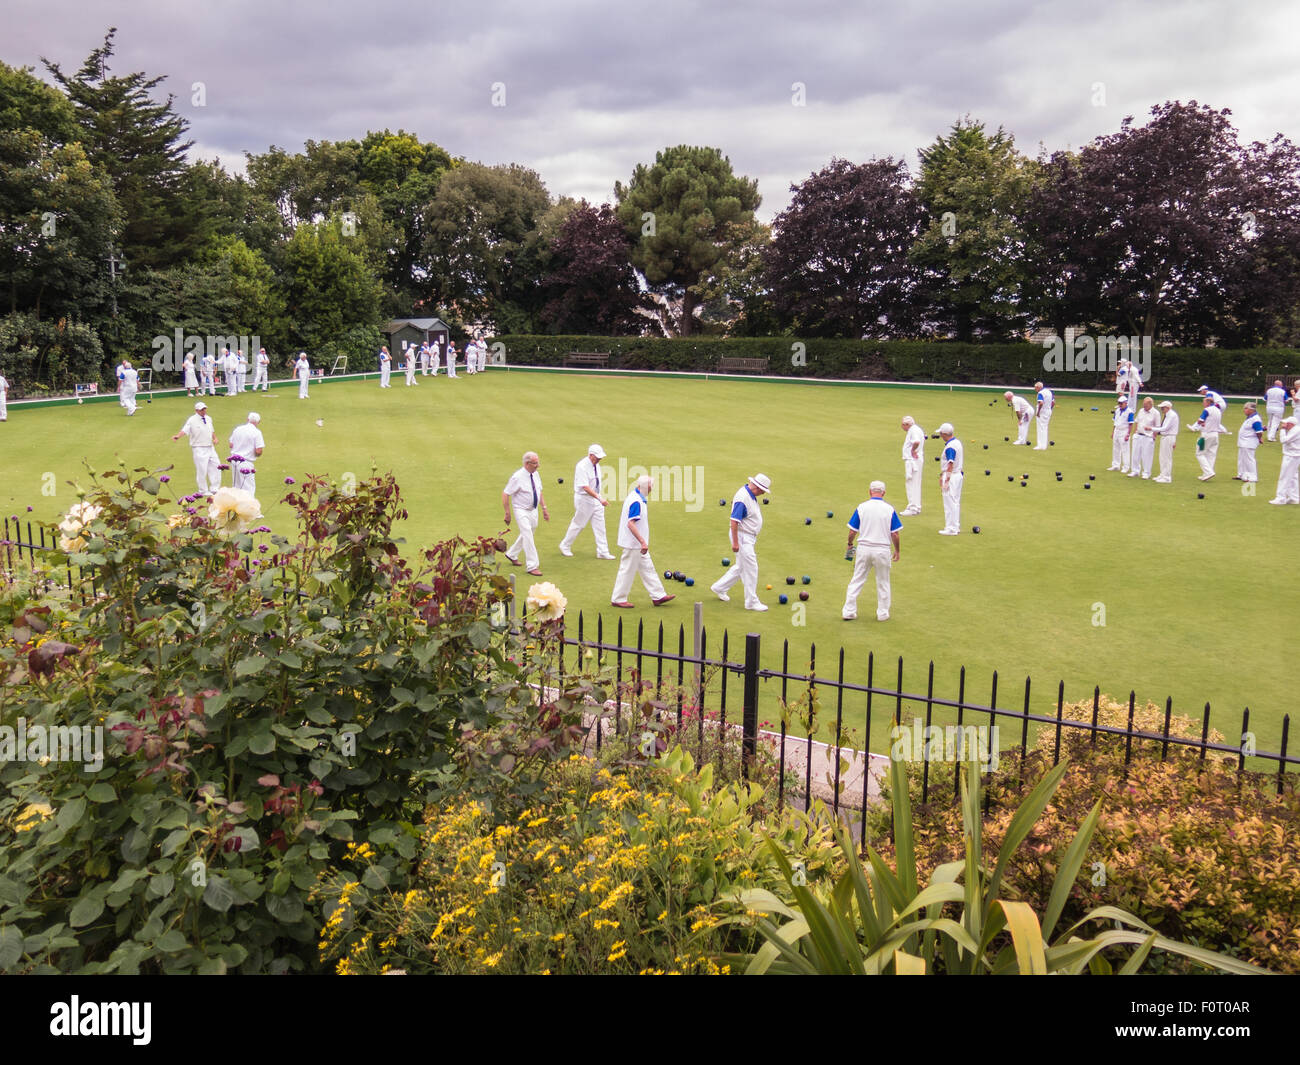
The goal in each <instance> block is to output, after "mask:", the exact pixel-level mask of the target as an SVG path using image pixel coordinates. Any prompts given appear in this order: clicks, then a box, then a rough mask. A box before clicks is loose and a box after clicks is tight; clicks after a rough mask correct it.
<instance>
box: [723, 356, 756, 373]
mask: <svg viewBox="0 0 1300 1065" xmlns="http://www.w3.org/2000/svg"><path fill="white" fill-rule="evenodd" d="M767 370H768V358H767V356H763V358H761V359H747V358H741V357H739V356H736V355H727V356H725V357H724V358H721V359H719V360H718V373H767Z"/></svg>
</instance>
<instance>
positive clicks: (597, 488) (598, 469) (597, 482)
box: [596, 465, 600, 494]
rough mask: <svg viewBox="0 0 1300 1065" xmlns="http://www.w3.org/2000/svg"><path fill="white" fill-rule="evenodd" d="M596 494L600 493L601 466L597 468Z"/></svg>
mask: <svg viewBox="0 0 1300 1065" xmlns="http://www.w3.org/2000/svg"><path fill="white" fill-rule="evenodd" d="M596 492H597V493H598V494H599V492H600V466H599V465H597V466H596Z"/></svg>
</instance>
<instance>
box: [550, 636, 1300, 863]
mask: <svg viewBox="0 0 1300 1065" xmlns="http://www.w3.org/2000/svg"><path fill="white" fill-rule="evenodd" d="M699 616H700V615H699V613H698V611H697V615H696V618H697V626H696V627H695V629H694V630H693V632H692V634H691V638H690V647H689V649H688V635H687V628H686V626H685V625H680V626H678V629H677V632H676V634H675V635H674V634H672V633H671V632H668V633H666V632H665V628H664V626H663V625H662V624H659V625H658V626H657V627H656V628H654V629H653V630H652V631H651V632H650V633H649V634H647V631H646V624H645V622H644V621H638V622H637V624H636V631H635V634H633V633H631V632H629V631H627V630H626V628H625V626H624V619H623V618H622V617H621V616H620V617H619V618H618V619H617V621H616V624H615V626H614V627H613V631H612V632H607V626H606V624H605V620H604V618H603V617H602V616H601V615H599V614H598V615H597V616H596V618H595V625H594V632H593V631H592V626H591V624H590V622H589V621H588V619H586V618H585V617H584V616H583V614H581V613H579V615H578V619H577V626H576V634H574V633H573V631H572V627H571V626H570V627H566V630H565V634H564V636H563V638H562V641H561V644H562V649H561V671H562V672H563V670H564V668H565V667H564V653H563V647H572V648H575V649H577V651H578V654H579V656H580V660H581V656H583V655H584V654H585V653H586V652H588V651H590V652H594V654H595V660H596V663H597V665H599V666H605V665H610V666H612V668H613V671H614V679H615V685H616V691H617V692H619V693H620V694H619V695H618V696H617V697H616V698H615V700H614V706H613V714H614V723H613V724H614V729H615V730H616V731H619V732H621V731H624V721H623V720H622V719H623V717H624V715H632V714H635V713H636V712H637V711H636V705H637V702H638V700H640V699H642V698H645V697H646V696H647V695H650V694H653V696H654V697H655V702H656V705H657V706H659V707H660V708H661V711H660V712H661V713H664V714H666V715H667V716H668V718H669V719H670V723H672V724H673V725H675V728H676V732H677V735H678V737H679V738H680V739H681V740H682V741H683V742H686V741H688V740H690V739H693V740H694V744H695V746H696V749H697V750H698V751H703V750H704V747H705V721H706V717H707V718H711V722H712V727H713V728H716V729H719V730H721V732H722V733H723V734H724V735H726V734H729V733H730V734H733V735H734V737H735V740H734V742H733V743H732V744H730V745H729V744H727V743H720V744H718V745H717V752H716V757H717V759H718V765H719V768H720V769H721V770H723V771H726V770H727V769H728V768H729V767H728V765H727V759H728V753H727V752H728V750H729V749H732V750H733V751H734V753H733V754H732V755H731V756H730V757H731V759H732V762H733V764H734V765H735V768H736V769H737V770H738V772H739V775H740V776H742V777H749V776H750V775H751V773H752V772H753V767H754V765H755V758H756V754H757V752H758V747H759V744H760V743H762V742H764V741H766V742H768V743H770V745H771V749H772V751H773V753H774V754H775V755H776V763H777V767H776V776H777V796H778V798H777V802H778V805H779V806H783V805H784V804H785V803H786V801H787V791H792V790H793V787H797V786H798V784H800V783H801V784H802V795H801V798H802V799H803V800H805V801H807V800H808V799H809V798H810V797H811V796H812V795H813V794H814V787H813V783H814V779H813V764H814V757H813V749H814V744H815V743H817V742H818V741H817V740H816V736H817V734H818V733H821V734H823V735H828V736H829V739H828V740H827V742H826V745H825V746H826V748H827V755H826V757H825V758H824V762H825V764H826V768H827V776H828V778H829V779H828V780H827V788H826V798H827V801H828V804H829V805H830V806H831V808H832V809H833V810H834V811H835V813H836V815H837V816H838V815H839V814H840V813H841V811H842V810H847V809H852V810H857V811H865V809H866V808H867V805H868V803H869V800H870V790H871V782H872V772H871V765H870V759H871V757H877V756H870V755H866V754H865V752H859V751H856V750H853V749H851V748H849V747H846V746H845V745H844V742H843V741H844V736H845V730H846V727H845V718H846V714H848V715H850V716H852V717H853V718H854V719H855V720H856V719H857V718H858V714H859V712H861V713H862V714H863V715H864V716H865V735H866V736H867V737H870V736H871V734H872V733H871V729H872V723H873V720H874V721H876V722H879V720H880V715H882V714H885V715H888V717H887V720H888V721H890V722H891V723H893V724H895V725H897V724H899V723H900V722H901V721H902V718H903V707H904V704H907V705H909V706H911V707H915V708H917V710H918V711H920V710H923V714H924V718H923V721H924V723H923V726H922V727H923V728H924V729H925V736H926V737H927V741H926V742H925V743H923V744H921V745H920V753H921V757H920V758H918V759H916V760H917V761H920V762H921V763H922V768H921V785H920V786H921V801H922V802H926V801H929V799H930V795H931V791H932V788H933V783H934V782H932V780H931V775H932V773H931V770H932V766H933V767H934V769H933V772H934V774H935V775H936V776H937V774H938V773H940V772H942V771H944V770H947V771H950V772H951V774H952V788H953V791H952V794H953V795H954V796H955V795H956V794H957V793H958V785H957V779H958V775H959V773H960V755H959V757H958V758H949V757H944V756H942V755H941V759H932V758H931V757H930V756H931V753H932V751H933V748H934V745H933V743H932V742H930V738H931V737H933V735H934V734H933V733H932V731H931V730H932V729H935V728H938V729H940V730H941V731H944V730H947V729H951V728H956V729H957V730H959V734H960V736H961V738H963V739H964V737H965V736H966V735H968V734H967V733H961V732H960V730H963V729H969V728H970V727H971V726H972V725H974V724H975V723H976V722H978V723H979V724H981V725H987V726H989V727H990V728H992V727H993V726H997V725H998V724H999V722H1003V723H1007V724H1010V725H1012V726H1013V732H1015V733H1018V737H1019V742H1018V743H1016V744H1014V745H1013V746H1012V747H1010V748H1009V749H1007V750H1006V752H1005V753H1006V754H1008V755H1009V756H1010V758H1011V760H1012V761H1013V762H1014V763H1015V765H1016V773H1017V786H1018V787H1019V786H1020V785H1023V783H1024V769H1025V761H1026V757H1027V756H1028V755H1029V754H1030V753H1031V751H1033V750H1035V749H1041V747H1038V748H1036V747H1034V746H1031V735H1030V731H1031V727H1032V728H1033V730H1034V731H1035V733H1036V735H1035V737H1034V738H1035V739H1037V734H1040V733H1041V730H1043V729H1051V730H1052V732H1051V736H1052V739H1051V744H1050V756H1051V761H1052V765H1056V764H1057V762H1059V761H1060V758H1061V751H1062V737H1063V736H1068V735H1070V734H1075V735H1079V736H1081V737H1086V738H1087V741H1088V742H1089V743H1090V745H1092V746H1095V745H1096V743H1097V739H1098V737H1113V738H1114V739H1115V741H1116V742H1118V741H1120V740H1122V741H1123V745H1124V765H1125V767H1128V766H1130V765H1131V764H1132V762H1133V758H1134V746H1135V744H1138V745H1142V744H1146V745H1148V746H1149V747H1152V748H1154V747H1155V746H1157V745H1158V747H1159V757H1160V760H1161V761H1164V760H1166V759H1168V758H1169V756H1170V752H1171V751H1179V750H1186V751H1191V752H1195V753H1196V755H1197V757H1198V760H1199V762H1200V763H1202V764H1204V762H1205V761H1206V758H1207V756H1208V755H1210V754H1211V753H1213V754H1216V755H1219V756H1223V758H1224V760H1235V762H1236V771H1237V774H1238V779H1240V778H1241V775H1242V774H1243V773H1244V772H1245V771H1246V763H1247V760H1248V759H1251V760H1252V769H1258V767H1260V766H1263V767H1271V766H1275V767H1276V771H1275V773H1274V771H1273V769H1272V768H1265V769H1263V771H1264V772H1267V773H1268V774H1269V775H1270V776H1275V778H1276V788H1277V792H1278V794H1281V793H1282V790H1283V788H1284V786H1285V785H1286V783H1287V777H1286V774H1287V773H1288V771H1290V770H1293V769H1296V768H1300V756H1297V755H1293V754H1288V753H1287V747H1288V740H1289V735H1290V727H1291V717H1290V715H1289V714H1287V715H1285V716H1284V717H1283V718H1282V734H1281V745H1280V750H1278V751H1277V752H1273V751H1261V750H1256V749H1254V745H1253V739H1252V738H1251V734H1250V708H1249V707H1246V708H1244V709H1243V710H1242V715H1241V733H1242V740H1241V742H1240V743H1237V744H1231V743H1227V742H1215V741H1213V740H1211V739H1210V704H1209V703H1208V702H1207V703H1205V704H1204V708H1203V710H1202V711H1201V714H1200V734H1199V736H1186V735H1179V734H1177V733H1176V732H1174V731H1173V730H1172V728H1171V722H1172V719H1173V714H1174V706H1173V699H1172V698H1167V699H1166V700H1165V704H1164V715H1163V727H1162V728H1161V729H1160V730H1159V731H1147V730H1144V729H1141V728H1137V727H1135V724H1134V721H1135V715H1136V713H1137V710H1138V703H1137V696H1136V693H1135V692H1134V691H1130V692H1129V694H1128V704H1127V719H1126V722H1125V724H1124V726H1123V727H1120V726H1116V725H1110V724H1105V723H1102V722H1101V721H1099V715H1100V712H1101V706H1102V694H1101V688H1100V687H1099V686H1094V687H1093V689H1092V692H1091V701H1092V711H1091V715H1090V719H1089V720H1084V721H1080V720H1075V719H1072V718H1067V717H1066V716H1065V706H1066V698H1065V682H1064V681H1060V682H1059V683H1058V684H1057V685H1056V690H1055V710H1054V712H1052V713H1036V712H1034V711H1033V710H1032V709H1031V706H1032V705H1033V702H1032V700H1033V698H1034V695H1033V691H1034V689H1033V684H1032V681H1031V679H1030V678H1029V677H1026V678H1025V682H1024V692H1023V697H1022V698H1021V697H1019V691H1018V689H1017V696H1018V697H1017V699H1016V701H1017V702H1018V703H1019V708H1018V709H1013V708H1010V707H1006V706H1002V707H1000V706H998V674H997V672H996V671H994V672H993V674H992V679H991V683H990V688H989V698H988V702H987V703H981V702H976V701H973V699H972V698H970V697H968V685H967V673H966V668H965V667H964V666H963V667H962V668H961V671H960V674H959V678H958V683H957V694H956V698H952V699H950V698H944V697H942V696H940V695H937V694H936V693H935V688H934V673H935V669H934V663H933V661H931V662H930V663H929V669H928V679H927V684H926V690H925V691H924V692H909V691H906V690H904V687H903V659H902V657H901V656H900V657H899V658H898V660H897V666H896V673H894V672H893V671H892V670H889V667H888V666H884V664H883V663H882V664H880V665H879V666H878V664H877V662H876V660H875V654H874V652H868V653H867V655H866V658H865V661H860V662H859V663H858V664H857V670H858V676H859V678H860V679H858V680H855V679H851V674H852V666H846V652H845V650H844V648H840V649H839V651H838V653H837V654H836V655H835V656H834V658H833V660H832V663H833V664H832V670H831V671H830V672H829V673H825V674H819V673H818V671H817V647H816V645H815V644H812V645H810V647H809V652H808V662H809V666H808V670H807V672H806V673H804V672H797V671H792V670H791V669H790V653H791V651H790V641H789V640H788V639H787V640H783V641H782V642H781V650H780V665H779V668H772V667H770V666H765V665H764V664H763V663H762V644H761V639H760V637H759V636H758V635H757V634H756V633H749V634H748V635H746V636H745V639H744V653H743V659H742V660H739V661H735V660H733V659H732V655H731V648H730V637H729V635H728V633H726V632H725V631H724V632H723V634H722V638H721V645H720V649H719V651H718V654H717V657H711V656H710V654H709V651H708V646H709V641H708V634H707V631H706V629H705V628H704V627H703V626H702V625H699V624H698V619H699ZM647 636H648V637H649V638H648V639H647ZM607 637H608V638H607ZM674 645H675V646H674ZM887 671H888V672H889V673H890V674H892V675H888V676H887V675H886V672H887ZM765 684H776V685H779V700H780V706H781V707H782V708H783V711H784V710H785V708H789V707H790V706H791V705H793V704H797V703H798V702H800V701H801V700H807V702H808V704H809V705H816V703H814V698H815V699H816V700H817V701H818V702H820V701H821V697H820V695H818V694H817V693H818V690H819V689H820V690H821V691H823V692H829V693H830V695H831V696H833V698H834V710H835V715H834V726H833V728H830V729H829V730H826V729H824V728H823V727H819V723H818V722H816V721H814V720H813V719H812V718H811V717H809V719H808V722H807V727H806V728H805V729H804V734H803V736H802V737H797V736H795V735H794V734H793V732H792V731H791V729H790V724H791V722H790V721H789V715H788V714H787V713H785V712H783V713H782V715H781V723H780V729H779V731H777V732H773V733H770V734H765V733H762V732H760V729H759V701H760V688H761V686H762V685H765ZM737 689H739V690H737ZM769 690H770V689H769ZM792 692H794V693H796V698H795V699H794V700H793V703H792V699H791V693H792ZM665 693H666V698H664V696H665ZM737 701H739V704H740V705H739V706H737V705H736V703H737ZM710 702H714V703H715V705H716V709H710V705H709V704H710ZM936 713H938V714H941V715H944V716H946V717H951V716H953V715H955V722H950V723H948V724H946V725H942V726H939V725H937V724H936ZM1189 716H1192V717H1193V718H1194V717H1195V715H1194V714H1193V715H1189ZM915 720H916V722H917V723H918V724H919V723H920V722H921V720H922V719H921V718H919V717H918V718H916V719H915ZM631 724H632V723H631V722H630V721H629V722H628V725H629V726H630V725H631ZM692 728H693V729H694V731H695V735H694V737H691V736H690V735H689V731H690V730H691V729H692ZM601 730H602V723H601V722H600V721H597V722H596V745H597V747H598V748H599V746H600V744H601V743H602V742H603V737H602V735H601ZM948 735H951V734H950V733H948V734H946V735H945V740H946V739H947V736H948ZM992 735H994V736H996V735H997V733H993V734H992ZM869 744H870V741H869V739H868V743H867V745H868V746H869ZM944 746H945V751H944V752H943V753H944V754H947V749H946V748H947V745H946V744H945V745H944ZM798 748H802V749H803V751H804V757H803V758H802V759H797V758H791V757H790V755H791V753H792V750H795V749H798ZM831 752H833V754H832V753H831ZM846 752H847V753H848V754H849V755H850V756H851V757H850V758H849V759H847V760H848V761H850V762H851V761H854V760H860V761H862V762H863V763H864V764H863V765H862V779H861V787H860V789H859V788H858V787H856V786H854V787H853V789H852V791H851V792H850V789H849V788H847V787H845V786H844V781H842V779H841V770H842V769H843V767H844V765H845V762H846V758H845V757H844V755H845V754H846ZM968 753H969V752H968ZM985 753H986V754H992V753H995V752H985ZM1047 753H1049V752H1047V751H1044V754H1047ZM792 764H793V765H795V766H797V767H798V768H799V769H801V770H802V773H801V775H802V778H803V779H802V781H799V780H798V779H797V777H796V778H795V779H794V781H792V780H791V776H792V774H791V773H790V768H791V766H792ZM1292 783H1294V778H1292ZM792 785H793V787H792ZM986 798H987V793H986ZM861 827H862V833H863V839H864V840H865V833H866V824H865V820H864V821H863V823H862V826H861Z"/></svg>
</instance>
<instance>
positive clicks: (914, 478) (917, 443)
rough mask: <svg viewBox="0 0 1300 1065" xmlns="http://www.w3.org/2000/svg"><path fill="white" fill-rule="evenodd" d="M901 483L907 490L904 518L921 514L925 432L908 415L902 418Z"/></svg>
mask: <svg viewBox="0 0 1300 1065" xmlns="http://www.w3.org/2000/svg"><path fill="white" fill-rule="evenodd" d="M903 432H904V433H905V434H906V435H905V436H904V437H903V483H904V485H905V486H906V488H907V507H906V508H905V509H904V511H903V516H904V517H911V516H912V515H913V514H920V513H921V475H922V473H924V471H925V430H924V429H922V428H921V427H920V426H919V425H917V424H916V420H915V419H914V418H913V417H912V416H911V415H910V414H908V415H906V416H904V418H903Z"/></svg>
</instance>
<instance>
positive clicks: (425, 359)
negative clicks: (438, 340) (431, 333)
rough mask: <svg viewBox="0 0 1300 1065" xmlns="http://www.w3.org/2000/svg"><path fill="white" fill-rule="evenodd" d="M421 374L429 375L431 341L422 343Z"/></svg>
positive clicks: (423, 375)
mask: <svg viewBox="0 0 1300 1065" xmlns="http://www.w3.org/2000/svg"><path fill="white" fill-rule="evenodd" d="M420 376H421V377H428V376H429V342H428V341H427V340H426V341H425V342H424V343H423V344H421V345H420Z"/></svg>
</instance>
